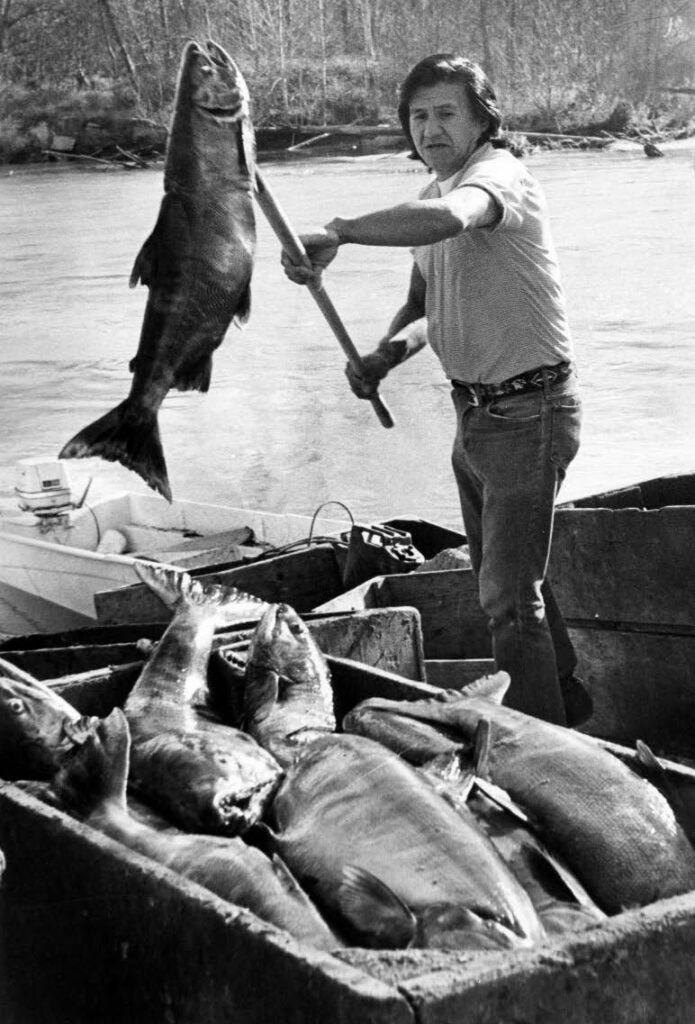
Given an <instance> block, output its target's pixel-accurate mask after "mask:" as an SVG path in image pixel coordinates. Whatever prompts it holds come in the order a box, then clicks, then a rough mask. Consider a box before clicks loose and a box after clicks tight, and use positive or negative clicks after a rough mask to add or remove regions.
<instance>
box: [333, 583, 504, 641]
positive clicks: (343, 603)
mask: <svg viewBox="0 0 695 1024" xmlns="http://www.w3.org/2000/svg"><path fill="white" fill-rule="evenodd" d="M389 605H397V606H405V605H409V606H411V607H413V608H417V610H418V611H419V613H420V618H421V620H422V636H423V644H424V650H425V658H427V659H439V658H489V657H490V654H491V641H490V635H489V632H488V624H487V618H486V616H485V615H484V614H483V612H482V610H481V608H480V604H479V603H478V585H477V583H476V581H475V577H474V576H473V572H472V570H470V569H444V570H441V571H439V572H416V573H395V574H393V575H391V576H377V577H375V578H374V579H373V580H368V581H367V582H366V583H362V584H360V585H359V586H358V587H354V588H353V589H352V590H350V591H346V592H345V593H343V594H339V595H338V596H337V597H335V598H334V599H332V600H331V601H327V602H325V603H324V604H323V605H320V606H318V607H317V608H316V609H315V610H316V611H339V610H346V609H358V608H385V607H387V606H389Z"/></svg>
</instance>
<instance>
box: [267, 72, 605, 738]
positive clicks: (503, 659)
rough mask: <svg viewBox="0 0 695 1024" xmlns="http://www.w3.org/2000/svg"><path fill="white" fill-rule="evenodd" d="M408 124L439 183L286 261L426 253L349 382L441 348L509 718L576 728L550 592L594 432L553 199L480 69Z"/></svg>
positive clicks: (423, 90)
mask: <svg viewBox="0 0 695 1024" xmlns="http://www.w3.org/2000/svg"><path fill="white" fill-rule="evenodd" d="M398 112H399V117H400V119H401V123H402V125H403V129H404V131H405V134H406V137H407V138H408V140H409V142H410V143H411V144H412V146H413V150H414V155H416V156H417V157H418V158H419V159H421V160H422V161H423V162H424V163H425V164H426V165H427V167H428V168H429V169H430V170H431V171H432V172H433V173H434V178H433V180H432V181H431V182H430V183H429V184H428V185H427V186H426V187H425V188H424V189H423V191H422V192H421V194H420V196H419V198H418V199H416V200H413V201H411V202H405V203H401V204H399V205H397V206H394V207H390V208H388V209H383V210H378V211H376V212H374V213H368V214H365V215H364V216H360V217H353V218H349V219H345V218H341V217H336V218H335V219H333V220H332V221H331V222H330V223H329V224H327V225H326V226H325V228H323V229H322V230H320V231H316V232H312V233H310V234H307V235H303V236H302V241H303V243H304V246H305V248H306V250H307V255H308V257H309V260H310V262H311V269H309V268H308V267H307V266H304V265H296V264H293V263H292V261H291V260H290V259H289V257H287V256H286V255H284V256H283V265H284V267H285V272H286V274H287V275H288V277H290V278H291V279H292V280H293V281H296V282H297V283H306V282H307V281H308V280H311V279H312V278H314V279H317V278H318V276H319V275H320V274H321V272H322V271H323V270H324V269H325V268H326V267H327V266H328V264H329V263H330V262H331V261H332V260H333V259H334V258H335V256H336V254H337V252H338V249H339V247H340V246H341V245H346V244H357V245H389V246H408V247H410V248H412V250H413V255H414V263H413V269H412V273H411V278H410V287H409V291H408V295H407V298H406V301H405V303H404V305H403V306H402V307H401V308H400V309H399V310H398V312H397V313H396V315H395V317H394V318H393V320H392V322H391V325H390V327H389V329H388V331H387V333H386V336H385V337H384V338H383V339H382V341H381V342H380V343H379V345H378V346H377V348H376V350H375V351H374V352H372V353H369V354H368V355H366V356H365V357H364V364H365V370H364V373H363V375H362V376H361V377H360V376H358V375H356V374H355V372H354V371H353V370H352V369H351V368H350V367H348V368H347V371H346V372H347V374H348V379H349V380H350V384H351V387H352V389H353V391H354V392H355V393H356V394H357V395H358V396H359V397H361V398H369V397H371V396H372V395H373V394H374V392H375V389H376V386H377V385H378V382H379V380H381V379H382V378H383V377H385V376H386V374H387V373H388V372H389V371H390V370H391V369H393V367H395V366H397V365H398V364H399V363H402V362H403V361H404V360H405V359H408V358H410V356H412V355H413V354H414V353H415V352H417V351H419V350H420V349H421V348H422V347H423V346H424V344H425V343H426V342H427V341H429V343H430V344H431V346H432V348H433V349H434V351H435V352H436V354H437V356H438V357H439V359H440V361H441V363H442V366H443V368H444V371H445V373H446V375H447V377H448V378H449V379H450V380H451V383H452V398H453V402H454V408H455V410H456V416H457V433H456V438H455V441H454V447H453V453H452V464H453V469H454V474H455V477H456V481H457V485H458V489H459V494H460V498H461V508H462V512H463V518H464V524H465V529H466V534H467V537H468V542H469V547H470V553H471V560H472V564H473V569H474V571H475V573H476V575H477V578H478V586H479V592H480V602H481V606H482V608H483V609H484V611H485V612H486V613H487V614H488V616H489V618H490V629H491V634H492V643H493V653H494V657H495V661H496V664H497V667H498V669H505V670H506V671H507V672H509V674H510V676H511V686H510V689H509V691H508V696H507V703H508V704H509V705H510V706H513V707H518V708H521V709H523V710H524V711H526V712H527V713H529V714H533V715H536V716H537V717H539V718H544V719H546V720H547V721H551V722H556V723H558V724H566V723H569V724H577V723H578V722H579V721H582V720H585V719H586V718H587V717H588V716H589V714H590V711H591V707H590V701H589V698H588V695H587V694H586V693H585V691H584V689H583V687H582V686H581V684H580V683H579V681H578V680H576V679H575V678H574V676H573V671H574V667H575V664H576V659H575V657H574V652H573V650H572V647H571V644H570V643H569V639H568V637H567V633H566V630H565V629H564V625H563V624H562V620H561V618H560V616H559V614H558V613H557V609H556V607H555V605H554V602H553V600H552V595H551V594H550V591H549V587H548V586H547V584H546V583H545V582H544V581H545V573H546V568H547V562H548V555H549V551H550V542H551V535H552V524H553V513H554V505H555V498H556V495H557V492H558V489H559V486H560V484H561V482H562V480H563V478H564V476H565V472H566V470H567V467H568V465H569V463H570V462H571V460H572V459H573V458H574V456H575V455H576V452H577V449H578V446H579V430H580V421H581V400H580V397H579V393H578V388H577V382H576V373H575V370H574V366H573V349H572V342H571V339H570V335H569V329H568V325H567V317H566V313H565V303H564V296H563V292H562V287H561V283H560V275H559V270H558V265H557V259H556V254H555V249H554V246H553V242H552V238H551V234H550V228H549V223H548V216H547V211H546V207H545V200H544V197H543V195H542V192H541V190H540V188H539V186H538V183H537V182H536V181H535V179H534V178H533V177H532V176H531V175H530V174H529V172H528V170H527V169H526V168H525V167H524V165H523V164H522V163H521V162H520V161H519V160H517V159H516V158H515V157H514V156H512V154H511V153H510V152H509V151H508V150H507V149H506V148H504V145H505V144H504V142H503V140H501V139H500V137H499V129H500V124H501V115H500V111H499V108H498V106H497V102H496V98H495V94H494V92H493V89H492V86H491V85H490V83H489V81H488V80H487V78H486V76H485V75H484V73H483V71H482V70H481V69H480V68H479V67H478V66H477V65H476V64H473V63H472V62H470V61H468V60H465V59H464V58H462V57H459V56H456V55H453V54H435V55H433V56H431V57H427V58H426V59H425V60H423V61H421V62H420V63H419V64H417V65H416V66H415V67H414V68H413V69H412V71H411V72H410V73H409V75H408V76H407V78H406V79H405V81H404V83H403V86H402V88H401V95H400V103H399V109H398ZM544 595H545V599H544ZM546 605H547V607H546ZM549 618H551V619H552V625H553V633H552V634H551V629H550V626H549V621H548V620H549ZM554 640H555V642H553V641H554Z"/></svg>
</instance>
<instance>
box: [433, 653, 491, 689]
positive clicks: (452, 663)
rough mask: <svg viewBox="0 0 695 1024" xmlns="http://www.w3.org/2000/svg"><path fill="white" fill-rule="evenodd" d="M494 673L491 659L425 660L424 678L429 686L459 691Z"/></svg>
mask: <svg viewBox="0 0 695 1024" xmlns="http://www.w3.org/2000/svg"><path fill="white" fill-rule="evenodd" d="M494 671H495V662H494V659H493V658H440V659H432V658H431V659H429V660H425V678H426V680H427V682H428V683H429V684H430V685H431V686H441V687H442V689H444V690H460V689H461V688H462V687H464V686H468V684H469V683H474V682H475V681H476V679H480V677H481V676H487V675H491V674H492V673H493V672H494Z"/></svg>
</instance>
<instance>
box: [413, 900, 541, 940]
mask: <svg viewBox="0 0 695 1024" xmlns="http://www.w3.org/2000/svg"><path fill="white" fill-rule="evenodd" d="M418 931H419V935H418V945H420V946H423V947H427V948H432V949H451V950H454V949H458V950H462V949H470V950H473V949H475V950H485V949H487V950H498V949H514V948H519V947H521V946H531V945H532V944H533V941H534V940H533V938H532V936H531V935H530V934H529V933H528V932H526V931H525V930H523V929H519V928H515V929H512V928H511V927H510V926H509V925H506V924H504V923H503V922H502V921H498V920H495V919H493V918H491V917H486V916H483V915H482V914H478V913H476V911H475V910H472V909H471V908H470V907H466V906H461V905H456V904H454V905H451V904H441V905H439V906H438V905H436V904H435V905H433V906H430V907H428V908H427V909H426V910H425V912H424V913H423V914H422V917H421V920H420V922H419V929H418Z"/></svg>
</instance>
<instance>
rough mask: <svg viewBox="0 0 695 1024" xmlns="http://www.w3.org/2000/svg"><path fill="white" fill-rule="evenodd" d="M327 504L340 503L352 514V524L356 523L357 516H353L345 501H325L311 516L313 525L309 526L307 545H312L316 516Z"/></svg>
mask: <svg viewBox="0 0 695 1024" xmlns="http://www.w3.org/2000/svg"><path fill="white" fill-rule="evenodd" d="M326 505H340V507H341V508H342V509H343V510H344V511H345V512H347V514H348V515H349V516H350V525H351V526H354V525H355V517H354V516H353V514H352V512H351V511H350V509H349V508H348V507H347V505H346V504H345V503H344V502H342V501H336V500H331V501H324V503H323V504H322V505H319V507H318V508H317V509H316V511H315V512H314V514H313V516H312V517H311V526H310V527H309V540H308V541H307V547H311V540H312V537H313V536H314V525H315V523H316V518H317V516H318V514H319V512H320V511H321V509H322V508H325V507H326Z"/></svg>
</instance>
